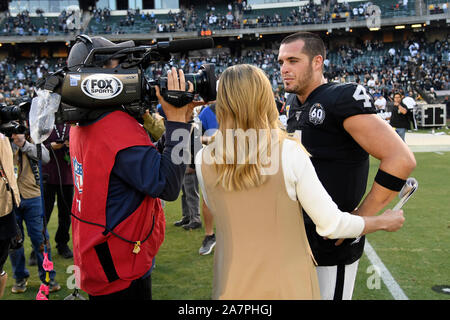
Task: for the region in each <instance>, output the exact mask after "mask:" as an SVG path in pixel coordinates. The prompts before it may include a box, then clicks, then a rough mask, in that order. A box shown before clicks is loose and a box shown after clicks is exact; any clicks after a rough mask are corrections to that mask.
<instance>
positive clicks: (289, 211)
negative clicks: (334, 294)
mask: <svg viewBox="0 0 450 320" xmlns="http://www.w3.org/2000/svg"><path fill="white" fill-rule="evenodd" d="M206 148H208V147H206ZM279 149H280V158H279V159H281V148H279ZM208 154H210V153H209V152H206V150H205V152H203V155H202V156H203V159H202V160H203V161H202V165H201V170H202V176H203V180H204V187H205V190H206V194H207V199H208V205H209V207H210V209H211V212H212V214H213V216H214V220H215V223H216V229H217V230H216V251H215V256H214V280H213V295H212V298H213V299H249V300H254V299H257V300H266V299H271V300H272V299H320V291H319V284H318V279H317V274H316V270H315V265H314V264H315V262H314V257H313V255H312V252H311V249H310V247H309V243H308V240H307V237H306V232H305V227H304V223H303V215H302V211H301V206H300V204H299V202H298V201H293V200H291V199H290V198H289V196H288V194H287V192H286V188H285V183H284V176H283V172H282V170H278V173H276V174H275V175H271V176H269V178H268V179H267V181H266V182H265V183H264V184H263V185H261V186H259V187H256V188H251V189H249V190H243V191H232V192H229V191H225V190H224V189H223V188H222V187H221V186H218V185H215V181H216V179H217V176H218V175H217V173H216V171H215V168H214V165H208V164H207V163H211V161H210V160H207V161H205V157H207V155H208ZM280 168H281V166H280Z"/></svg>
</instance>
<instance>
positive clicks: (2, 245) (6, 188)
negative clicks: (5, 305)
mask: <svg viewBox="0 0 450 320" xmlns="http://www.w3.org/2000/svg"><path fill="white" fill-rule="evenodd" d="M19 204H20V196H19V188H18V187H17V181H16V177H15V176H14V165H13V154H12V150H11V145H10V143H9V139H8V138H7V137H6V136H4V135H3V134H2V133H0V299H1V298H2V296H3V293H4V291H5V287H6V280H7V278H8V275H7V274H6V272H5V271H4V270H3V265H4V264H5V262H6V259H7V258H8V251H9V247H10V243H11V238H13V237H14V236H15V235H16V218H15V215H14V213H13V209H14V207H15V206H18V205H19Z"/></svg>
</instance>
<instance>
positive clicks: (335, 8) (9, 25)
mask: <svg viewBox="0 0 450 320" xmlns="http://www.w3.org/2000/svg"><path fill="white" fill-rule="evenodd" d="M411 3H412V4H413V3H414V1H409V6H410V7H411ZM372 4H373V3H372V2H371V1H358V2H354V3H353V2H350V3H349V2H347V1H344V2H338V1H337V0H322V1H321V3H320V4H316V3H315V2H314V1H309V2H308V3H306V4H304V5H302V6H296V7H288V8H277V10H273V9H253V8H252V7H251V6H250V5H248V4H247V3H246V1H233V2H229V3H228V5H227V6H220V7H217V8H216V7H215V6H214V5H210V4H207V5H206V6H205V7H204V6H194V5H191V6H190V7H187V8H184V7H181V8H180V10H179V11H178V12H176V13H174V12H171V11H169V13H168V14H164V15H161V14H159V15H155V13H154V12H149V11H148V10H146V11H145V12H144V11H142V12H141V10H140V9H136V10H135V9H128V10H127V13H126V15H125V16H118V18H119V21H117V23H116V20H111V10H110V9H109V8H94V9H93V10H92V12H91V16H92V17H91V21H90V23H89V26H88V27H87V30H81V32H86V31H87V32H88V33H89V34H94V33H95V34H122V33H132V32H136V30H135V29H133V28H132V27H133V26H134V25H135V22H138V21H139V22H140V23H143V24H139V26H142V27H143V28H144V29H145V30H141V31H149V32H152V31H156V32H176V31H197V32H201V31H202V30H225V29H239V28H255V27H277V26H278V27H279V26H293V25H305V24H326V23H333V22H342V21H352V20H362V19H367V18H368V17H369V16H370V15H371V14H372V13H373V10H368V8H371V5H372ZM374 4H377V2H376V1H374ZM413 7H414V6H412V8H413ZM406 8H408V0H396V1H392V2H390V5H389V6H387V7H383V8H382V10H381V15H382V16H386V17H389V16H390V17H392V16H396V15H410V14H411V12H414V9H412V10H406ZM428 9H429V11H430V13H443V12H447V4H446V3H445V4H436V5H433V6H432V7H430V8H428ZM369 11H372V12H369ZM7 14H8V13H7ZM72 14H73V12H71V13H68V12H66V11H65V10H64V11H63V12H61V14H60V15H59V17H58V18H57V19H49V18H47V17H44V16H43V12H42V11H40V12H39V18H37V17H30V15H29V12H28V11H26V10H25V11H23V12H21V13H19V14H18V15H17V16H15V17H12V16H11V15H9V14H8V16H7V18H6V20H5V21H4V22H3V25H2V26H1V27H0V31H1V32H2V33H3V34H10V35H36V34H39V35H55V34H62V33H67V32H70V31H71V27H70V26H68V23H67V19H68V18H69V17H70V16H71V15H72ZM39 19H40V20H39ZM42 20H43V21H42Z"/></svg>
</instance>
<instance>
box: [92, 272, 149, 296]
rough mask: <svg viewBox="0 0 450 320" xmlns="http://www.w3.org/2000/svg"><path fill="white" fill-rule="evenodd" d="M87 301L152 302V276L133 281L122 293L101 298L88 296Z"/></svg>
mask: <svg viewBox="0 0 450 320" xmlns="http://www.w3.org/2000/svg"><path fill="white" fill-rule="evenodd" d="M89 300H95V301H102V300H103V301H104V300H152V276H151V275H150V276H148V277H146V278H144V279H142V278H141V279H137V280H134V281H133V282H131V285H130V286H129V287H128V288H127V289H124V290H122V291H118V292H114V293H111V294H106V295H102V296H91V295H89Z"/></svg>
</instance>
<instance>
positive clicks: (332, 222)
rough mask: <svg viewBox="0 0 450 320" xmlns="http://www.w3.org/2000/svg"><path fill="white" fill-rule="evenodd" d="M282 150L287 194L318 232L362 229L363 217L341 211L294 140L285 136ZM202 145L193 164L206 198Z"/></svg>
mask: <svg viewBox="0 0 450 320" xmlns="http://www.w3.org/2000/svg"><path fill="white" fill-rule="evenodd" d="M282 148H283V149H282V152H281V166H282V170H283V175H284V181H285V187H286V191H287V194H288V196H289V198H291V199H292V200H293V201H297V200H298V201H299V202H300V204H301V206H302V207H303V209H304V210H305V211H306V212H307V213H308V215H309V217H310V218H311V220H312V221H313V222H314V224H315V225H316V230H317V233H318V234H319V235H321V236H323V237H327V238H330V239H337V238H355V237H357V236H359V235H361V233H362V231H363V230H364V219H363V218H362V217H360V216H356V215H352V214H350V213H348V212H342V211H340V210H339V209H338V207H337V205H336V204H335V203H334V202H333V200H332V199H331V197H330V196H329V195H328V193H327V191H326V190H325V188H324V187H323V186H322V184H321V182H320V180H319V178H318V177H317V174H316V171H315V169H314V166H313V165H312V163H311V160H310V159H309V156H308V155H307V154H306V153H305V151H304V150H303V149H302V148H301V147H300V146H299V145H298V143H297V142H295V141H293V140H289V139H285V140H284V142H283V147H282ZM202 154H203V149H202V150H200V151H199V152H198V153H197V155H196V158H195V167H196V172H197V176H198V180H199V184H200V187H201V189H202V194H203V199H204V200H205V203H206V205H208V199H207V196H206V192H205V187H204V183H203V177H202V171H201V160H202Z"/></svg>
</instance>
